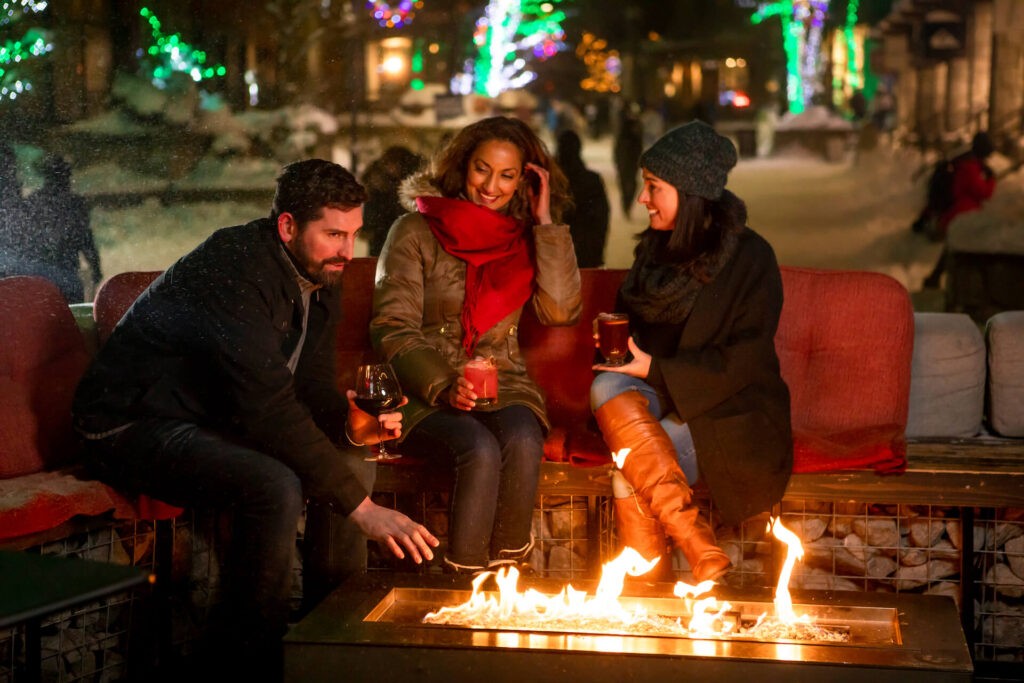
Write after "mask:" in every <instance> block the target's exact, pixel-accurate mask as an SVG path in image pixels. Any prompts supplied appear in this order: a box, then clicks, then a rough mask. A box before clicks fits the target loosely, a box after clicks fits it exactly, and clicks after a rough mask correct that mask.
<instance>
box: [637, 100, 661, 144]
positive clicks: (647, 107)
mask: <svg viewBox="0 0 1024 683" xmlns="http://www.w3.org/2000/svg"><path fill="white" fill-rule="evenodd" d="M640 127H641V128H642V129H643V141H644V142H643V149H647V148H648V147H650V146H651V145H653V144H654V143H655V142H657V141H658V138H660V137H661V136H662V135H664V134H665V116H664V115H663V114H662V112H661V109H660V108H658V107H655V106H654V105H652V104H650V103H645V102H643V101H641V102H640Z"/></svg>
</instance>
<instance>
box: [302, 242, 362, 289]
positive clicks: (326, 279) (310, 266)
mask: <svg viewBox="0 0 1024 683" xmlns="http://www.w3.org/2000/svg"><path fill="white" fill-rule="evenodd" d="M292 255H293V256H294V257H295V262H296V263H298V265H299V267H300V268H301V269H302V271H303V273H304V274H305V275H306V276H307V277H308V278H309V279H310V280H312V281H313V282H315V283H317V284H318V285H323V286H324V287H334V286H336V285H338V284H339V283H340V282H341V276H342V275H344V274H345V271H344V269H342V270H327V269H326V266H327V265H329V264H335V263H343V264H347V263H348V262H349V261H350V260H351V259H347V258H332V259H327V260H326V261H318V262H314V261H313V260H312V259H311V258H310V257H309V254H308V253H307V251H306V249H305V247H304V246H303V245H302V242H301V241H299V240H296V241H295V243H294V249H293V251H292Z"/></svg>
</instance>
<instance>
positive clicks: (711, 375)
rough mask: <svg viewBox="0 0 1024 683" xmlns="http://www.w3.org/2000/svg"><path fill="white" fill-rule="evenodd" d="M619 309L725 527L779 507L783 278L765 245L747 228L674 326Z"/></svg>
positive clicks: (785, 453) (784, 420)
mask: <svg viewBox="0 0 1024 683" xmlns="http://www.w3.org/2000/svg"><path fill="white" fill-rule="evenodd" d="M619 307H620V309H621V310H625V311H626V312H627V313H629V314H630V330H631V333H632V334H633V335H634V337H635V338H636V341H637V344H638V345H639V346H640V348H642V349H643V350H644V351H646V352H648V353H651V355H652V356H653V359H652V365H651V372H650V375H649V377H648V379H649V381H650V382H651V384H652V385H654V386H657V387H659V388H660V389H661V390H662V391H663V392H666V393H667V394H668V396H669V397H670V398H671V401H672V404H673V406H674V408H675V411H676V412H677V413H678V415H679V417H680V418H682V420H683V421H684V422H686V423H688V424H689V427H690V433H691V434H692V435H693V442H694V446H695V448H696V451H697V464H698V467H699V468H700V473H701V478H702V479H703V480H704V481H705V482H706V483H707V484H708V487H709V489H710V490H711V497H712V499H713V500H714V503H715V507H716V508H717V509H718V511H719V512H720V513H721V516H722V521H723V522H725V523H727V524H732V523H738V522H740V521H742V520H744V519H746V518H747V517H750V516H751V515H754V514H757V513H759V512H763V511H765V510H768V509H769V508H770V507H771V506H772V505H773V504H775V503H777V502H778V501H779V500H781V499H782V495H783V493H784V492H785V490H786V485H787V483H788V482H789V475H790V473H791V471H792V469H793V438H792V434H791V426H790V406H789V389H788V387H787V386H786V383H785V382H784V381H783V379H782V376H781V375H780V374H779V359H778V356H777V355H776V353H775V330H776V329H777V328H778V324H779V315H780V313H781V311H782V276H781V274H780V273H779V266H778V263H777V262H776V260H775V253H774V251H772V248H771V246H770V245H769V244H768V243H767V242H766V241H765V240H764V239H763V238H762V237H761V236H760V235H758V234H757V233H755V232H754V231H752V230H750V229H749V228H745V229H744V230H743V232H742V233H741V234H740V241H739V246H738V248H737V250H736V253H735V254H734V255H733V257H732V258H731V259H730V260H729V261H728V262H727V263H726V264H725V265H724V266H723V267H722V269H721V270H720V271H719V272H718V274H717V275H716V276H715V279H714V280H712V281H711V282H709V283H708V284H706V285H704V288H703V289H702V290H701V292H700V294H698V296H697V299H696V301H695V302H694V305H693V310H692V311H691V313H690V316H689V317H688V318H687V319H686V321H685V323H683V324H682V325H681V326H680V325H668V324H657V323H645V322H644V321H643V320H641V318H640V316H639V314H636V313H634V312H632V311H630V310H629V309H628V308H626V307H625V306H624V305H623V303H622V300H621V298H620V301H619Z"/></svg>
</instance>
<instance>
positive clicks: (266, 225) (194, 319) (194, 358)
mask: <svg viewBox="0 0 1024 683" xmlns="http://www.w3.org/2000/svg"><path fill="white" fill-rule="evenodd" d="M337 312H338V297H337V292H336V291H331V290H330V289H327V288H322V289H319V290H317V291H315V292H313V294H312V297H311V300H310V311H309V320H308V324H307V331H306V340H305V342H304V345H303V349H302V354H301V357H300V359H299V363H298V367H297V368H296V372H295V375H294V377H293V375H292V373H291V371H290V370H289V369H288V365H287V363H288V359H289V358H290V356H291V354H292V351H293V350H294V349H295V347H296V345H297V344H298V342H299V338H300V335H301V331H302V315H303V309H302V297H301V293H300V290H299V285H298V283H297V282H296V277H295V271H294V269H293V267H292V265H291V263H290V261H289V258H288V256H287V255H286V253H285V251H284V249H283V248H282V245H281V242H280V239H279V237H278V235H277V230H276V226H275V224H274V223H273V222H272V221H270V220H269V219H260V220H257V221H253V222H251V223H249V224H247V225H241V226H235V227H231V228H224V229H222V230H218V231H217V232H215V233H214V234H213V235H212V236H210V238H209V239H207V240H206V241H205V242H204V243H203V244H201V245H199V246H198V247H197V248H196V249H195V250H193V251H192V252H191V253H189V254H187V255H186V256H184V257H182V258H181V259H180V260H179V261H178V262H177V263H175V264H174V265H172V266H171V267H170V268H168V269H167V271H166V272H164V273H163V274H162V275H161V276H160V277H159V278H157V280H156V281H155V282H153V284H152V285H151V286H150V287H149V289H148V290H146V291H145V292H144V293H143V294H142V295H141V296H140V297H139V299H138V300H137V301H136V302H135V304H134V305H133V306H132V307H131V309H129V311H128V312H127V313H126V314H125V316H124V318H123V319H122V320H121V321H120V322H119V323H118V325H117V327H116V328H115V330H114V332H113V334H112V335H111V337H110V339H109V340H108V341H107V343H106V344H105V345H104V346H103V348H102V349H101V350H100V352H99V354H98V356H97V358H96V360H95V361H94V362H93V364H92V366H91V367H90V368H89V369H88V371H87V372H86V374H85V377H84V378H83V379H82V381H81V383H80V384H79V386H78V390H77V392H76V395H75V400H74V406H73V413H74V419H75V425H76V428H77V429H78V430H79V431H81V432H83V433H86V434H97V433H102V432H105V431H107V430H110V429H114V428H116V427H118V426H120V425H123V424H127V423H129V422H131V421H133V420H137V419H140V418H147V417H156V418H167V419H177V420H183V421H186V422H191V423H195V424H198V425H201V426H203V427H207V428H211V429H217V430H224V431H226V432H230V433H232V434H234V435H237V436H238V437H239V438H241V439H244V440H245V441H246V442H247V443H249V444H251V445H252V446H254V447H256V448H259V449H260V450H262V451H264V452H266V453H267V454H269V455H272V456H274V457H276V458H278V459H279V460H281V461H282V462H284V463H285V464H286V465H288V466H289V467H290V468H291V469H292V470H293V471H294V472H295V473H296V475H298V477H299V478H300V480H301V481H302V485H303V489H304V492H305V494H306V495H307V496H312V497H317V498H325V499H326V500H327V501H329V502H331V503H334V504H335V505H337V506H338V507H339V509H340V511H341V512H343V513H346V514H347V513H349V512H351V511H352V510H354V509H355V508H356V506H358V505H359V503H361V502H362V501H363V499H364V498H365V497H366V496H367V495H368V491H366V489H365V488H364V487H363V486H362V484H360V483H359V480H358V478H357V476H356V473H355V472H354V471H352V470H351V469H350V466H349V463H348V461H349V460H350V458H346V457H344V456H343V455H342V454H341V453H340V452H339V451H338V448H337V446H336V445H335V443H333V442H332V438H333V439H340V440H342V441H343V440H344V436H343V434H344V432H343V429H344V423H345V419H346V417H347V409H348V403H347V401H346V400H345V399H344V397H343V396H342V395H341V394H340V393H339V392H338V390H337V388H336V387H335V385H334V378H335V377H336V374H335V372H334V340H335V328H336V324H337V320H336V318H337V315H336V313H337ZM328 435H330V437H332V438H328ZM140 457H144V456H143V455H142V454H140Z"/></svg>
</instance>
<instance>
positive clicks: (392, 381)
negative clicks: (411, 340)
mask: <svg viewBox="0 0 1024 683" xmlns="http://www.w3.org/2000/svg"><path fill="white" fill-rule="evenodd" d="M401 402H402V388H401V387H400V386H399V384H398V377H397V376H396V375H395V371H394V370H393V369H392V368H391V365H390V364H389V363H370V364H368V365H360V366H359V370H358V371H357V372H356V397H355V404H356V406H357V407H358V408H359V409H360V410H362V411H364V412H367V413H369V414H370V415H373V416H374V417H380V415H381V413H386V412H388V411H389V410H391V409H392V408H395V407H397V406H398V404H399V403H401ZM377 435H378V436H380V437H383V433H382V432H381V424H380V420H377ZM400 457H402V456H401V454H399V453H394V452H392V451H389V450H388V449H387V448H386V447H385V446H384V441H383V438H382V439H381V441H380V445H379V446H378V450H377V453H376V454H375V455H371V456H369V457H367V458H366V459H367V460H394V459H396V458H400Z"/></svg>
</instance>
